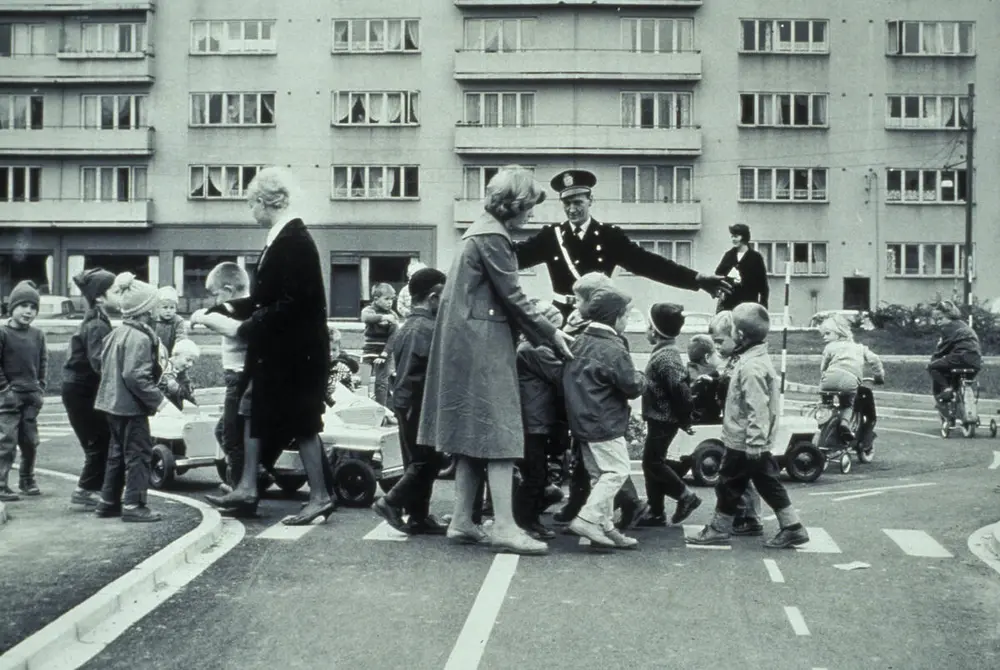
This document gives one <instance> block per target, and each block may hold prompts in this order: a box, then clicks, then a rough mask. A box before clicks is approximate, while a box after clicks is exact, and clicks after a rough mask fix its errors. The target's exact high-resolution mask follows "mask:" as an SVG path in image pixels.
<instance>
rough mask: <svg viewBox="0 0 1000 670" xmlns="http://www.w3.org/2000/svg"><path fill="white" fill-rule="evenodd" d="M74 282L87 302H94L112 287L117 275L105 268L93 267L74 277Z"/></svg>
mask: <svg viewBox="0 0 1000 670" xmlns="http://www.w3.org/2000/svg"><path fill="white" fill-rule="evenodd" d="M73 283H74V284H76V287H77V288H78V289H80V293H82V294H83V297H84V298H86V299H87V302H88V303H90V304H93V303H94V300H96V299H97V298H98V297H100V296H102V295H104V294H105V293H107V292H108V291H109V290H110V289H111V285H112V284H114V283H115V275H114V273H111V272H108V271H107V270H105V269H104V268H91V269H90V270H84V271H83V272H81V273H80V274H78V275H76V276H75V277H73Z"/></svg>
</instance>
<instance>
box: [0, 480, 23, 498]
mask: <svg viewBox="0 0 1000 670" xmlns="http://www.w3.org/2000/svg"><path fill="white" fill-rule="evenodd" d="M20 499H21V496H19V495H17V494H16V493H14V490H13V489H12V488H10V487H9V486H7V485H6V484H4V485H3V486H0V502H14V501H15V500H20Z"/></svg>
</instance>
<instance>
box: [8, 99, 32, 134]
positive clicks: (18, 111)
mask: <svg viewBox="0 0 1000 670" xmlns="http://www.w3.org/2000/svg"><path fill="white" fill-rule="evenodd" d="M11 97H12V98H13V99H14V123H13V127H14V128H16V129H20V130H24V129H25V128H27V127H28V98H27V97H26V96H23V95H15V96H11Z"/></svg>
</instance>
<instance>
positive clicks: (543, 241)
mask: <svg viewBox="0 0 1000 670" xmlns="http://www.w3.org/2000/svg"><path fill="white" fill-rule="evenodd" d="M596 184H597V177H596V176H594V173H592V172H588V171H587V170H566V171H564V172H560V173H559V174H557V175H556V176H555V177H553V178H552V181H551V182H550V185H551V186H552V189H553V190H555V191H557V192H558V193H559V199H560V200H562V203H563V211H564V212H566V217H567V220H566V221H563V222H562V223H561V224H559V225H558V226H552V225H547V226H544V227H543V228H542V229H541V230H540V231H539V232H538V233H537V234H535V235H533V236H532V237H529V238H528V239H526V240H524V241H523V242H518V243H517V245H516V252H517V263H518V266H519V267H520V268H522V269H523V268H530V267H534V266H536V265H541V264H542V263H545V265H547V266H548V268H549V278H550V279H551V281H552V291H553V292H554V293H555V295H554V296H553V302H554V303H555V304H556V306H557V307H558V308H559V310H560V311H562V312H563V314H564V315H569V313H570V312H572V311H573V303H574V302H575V301H576V299H575V298H574V296H573V284H574V283H575V282H576V280H577V279H579V278H580V277H581V276H582V275H585V274H587V273H588V272H602V273H604V274H606V275H608V276H609V277H610V276H611V273H612V272H614V270H615V268H616V267H618V266H621V267H623V268H625V269H626V270H628V271H629V272H631V273H632V274H636V275H639V276H642V277H646V278H648V279H652V280H654V281H657V282H660V283H661V284H668V285H669V286H676V287H677V288H683V289H687V290H689V291H697V290H698V289H702V290H704V291H708V292H709V293H711V294H713V295H716V294H717V293H719V292H720V291H722V292H728V291H729V289H730V285H729V282H728V281H727V280H726V279H725V278H724V277H719V276H717V275H703V274H700V273H698V272H696V271H694V270H692V269H691V268H687V267H684V266H683V265H680V264H678V263H675V262H674V261H672V260H670V259H668V258H664V257H663V256H660V255H659V254H654V253H653V252H651V251H647V250H645V249H643V248H642V247H640V246H639V245H638V244H636V243H635V242H633V241H632V240H630V239H629V238H628V236H627V235H626V234H625V231H623V230H622V229H621V228H619V227H618V226H612V225H607V224H604V223H601V222H600V221H598V220H596V219H594V218H592V217H591V216H590V205H591V203H592V202H593V199H592V197H591V189H593V188H594V186H595V185H596Z"/></svg>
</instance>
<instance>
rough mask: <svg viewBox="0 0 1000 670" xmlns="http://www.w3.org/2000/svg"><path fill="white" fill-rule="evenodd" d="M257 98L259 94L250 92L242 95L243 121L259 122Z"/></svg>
mask: <svg viewBox="0 0 1000 670" xmlns="http://www.w3.org/2000/svg"><path fill="white" fill-rule="evenodd" d="M259 99H260V96H259V95H256V94H252V93H251V94H247V95H244V96H243V123H259V121H260V118H259V116H258V114H257V101H258V100H259Z"/></svg>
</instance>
